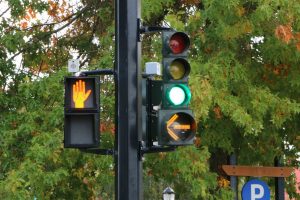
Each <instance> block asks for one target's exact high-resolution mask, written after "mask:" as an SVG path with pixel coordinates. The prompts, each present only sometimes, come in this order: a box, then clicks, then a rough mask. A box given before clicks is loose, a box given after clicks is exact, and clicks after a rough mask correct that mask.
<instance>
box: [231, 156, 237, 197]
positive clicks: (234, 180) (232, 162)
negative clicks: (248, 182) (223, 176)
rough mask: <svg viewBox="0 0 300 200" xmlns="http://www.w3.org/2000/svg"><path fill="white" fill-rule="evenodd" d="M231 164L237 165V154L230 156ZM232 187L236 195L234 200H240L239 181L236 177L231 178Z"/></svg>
mask: <svg viewBox="0 0 300 200" xmlns="http://www.w3.org/2000/svg"><path fill="white" fill-rule="evenodd" d="M229 164H230V165H237V156H236V154H231V155H230V156H229ZM230 187H231V190H232V191H233V193H234V197H233V200H238V179H237V177H236V176H230Z"/></svg>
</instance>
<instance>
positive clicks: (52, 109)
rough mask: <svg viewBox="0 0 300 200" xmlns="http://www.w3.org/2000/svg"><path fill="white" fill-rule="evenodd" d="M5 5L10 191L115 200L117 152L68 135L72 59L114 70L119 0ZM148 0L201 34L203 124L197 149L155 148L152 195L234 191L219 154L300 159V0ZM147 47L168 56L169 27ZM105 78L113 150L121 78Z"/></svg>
mask: <svg viewBox="0 0 300 200" xmlns="http://www.w3.org/2000/svg"><path fill="white" fill-rule="evenodd" d="M2 4H3V9H2V10H1V12H0V16H1V19H0V36H1V37H0V130H1V131H0V136H1V139H0V198H1V199H33V198H34V197H36V198H37V199H96V198H102V199H113V196H114V194H113V190H114V183H113V177H114V170H113V160H112V157H107V156H95V155H90V154H86V153H82V152H80V151H78V150H70V149H64V148H63V144H62V141H63V77H64V76H65V75H67V74H68V73H66V64H67V60H68V59H70V58H72V57H74V58H79V59H80V60H81V66H80V67H81V69H96V68H112V67H113V61H114V5H113V1H110V0H106V1H98V0H97V1H96V0H84V1H77V2H76V3H75V2H73V1H70V2H67V1H65V0H59V1H52V0H49V1H30V0H6V1H3V3H2ZM141 5H142V19H143V24H145V25H152V26H156V25H164V26H171V27H174V28H176V29H178V30H180V31H186V32H188V33H189V35H190V38H191V44H192V45H191V48H190V53H189V60H190V62H191V66H192V70H191V71H192V74H191V77H190V81H189V82H190V85H191V88H192V92H193V98H192V100H193V102H192V107H193V110H194V111H195V115H196V117H197V121H198V124H199V128H198V129H199V130H198V133H197V140H196V142H195V146H193V147H184V148H179V149H178V150H176V151H175V152H172V153H160V154H154V155H146V157H145V161H144V183H145V184H144V185H145V189H144V190H145V194H144V196H145V199H159V198H161V193H162V190H163V189H164V188H165V187H167V186H169V185H170V186H172V187H173V188H174V189H175V192H176V195H177V196H176V198H177V199H231V195H232V194H231V193H230V190H229V187H228V181H226V180H225V179H224V177H222V176H221V174H220V173H219V171H218V170H216V169H217V168H218V166H216V165H217V164H216V162H215V161H216V160H224V157H225V158H226V156H227V155H229V154H231V153H236V154H237V155H238V162H239V163H240V164H245V165H273V161H274V158H275V157H276V156H279V157H284V159H285V164H287V165H290V166H294V167H297V166H298V167H299V160H298V161H297V153H298V152H299V149H300V146H299V144H300V141H299V135H300V134H299V130H300V127H299V125H298V123H297V122H298V121H299V120H300V119H299V112H300V104H299V100H300V99H299V98H300V93H299V91H298V88H299V85H300V68H299V61H300V18H299V17H298V16H299V14H300V13H299V10H300V3H299V2H298V1H296V0H289V1H287V0H275V1H267V0H263V1H257V0H228V1H220V0H142V1H141ZM142 44H143V59H142V60H143V63H144V62H146V61H153V60H160V59H161V52H160V48H161V39H160V35H159V34H147V35H144V36H143V37H142ZM101 82H102V84H101V94H102V95H101V107H102V108H103V110H102V112H101V126H100V127H101V132H102V135H101V145H102V147H108V148H111V147H112V145H113V139H114V125H113V119H114V90H113V88H114V85H113V80H112V78H111V77H101ZM220 152H221V153H220ZM211 154H212V155H213V156H211ZM210 157H211V158H213V159H210ZM225 160H226V159H225ZM209 163H210V165H209ZM223 164H225V163H223ZM289 182H290V183H291V184H290V186H291V187H289V189H288V190H289V193H291V195H294V196H295V195H296V194H295V193H294V192H295V189H294V188H293V187H292V186H293V180H292V179H291V180H290V181H289ZM270 184H272V182H270ZM295 197H299V196H295Z"/></svg>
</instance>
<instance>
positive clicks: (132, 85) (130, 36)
mask: <svg viewBox="0 0 300 200" xmlns="http://www.w3.org/2000/svg"><path fill="white" fill-rule="evenodd" d="M139 1H140V0H116V1H115V23H116V25H115V28H116V30H115V31H116V41H115V42H116V53H115V61H116V63H115V71H116V78H117V80H116V93H117V97H116V101H117V102H116V103H117V105H116V118H117V119H116V121H117V127H116V131H117V132H116V135H117V137H116V142H117V145H115V146H116V147H115V148H116V149H115V150H116V151H115V152H116V156H115V163H116V167H117V168H116V194H115V195H116V199H117V200H138V199H142V192H141V185H142V181H141V180H142V173H141V172H142V169H141V167H142V162H141V160H140V159H139V153H140V152H139V151H140V146H139V141H140V140H141V135H140V134H141V103H142V102H141V95H140V89H141V84H140V83H141V82H140V81H141V74H140V66H139V62H140V44H139V42H138V38H139V35H138V34H139V25H138V18H139V15H140V2H139Z"/></svg>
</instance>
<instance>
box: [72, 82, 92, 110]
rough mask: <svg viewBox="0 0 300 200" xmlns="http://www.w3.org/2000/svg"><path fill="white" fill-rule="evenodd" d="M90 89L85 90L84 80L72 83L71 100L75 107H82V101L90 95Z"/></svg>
mask: <svg viewBox="0 0 300 200" xmlns="http://www.w3.org/2000/svg"><path fill="white" fill-rule="evenodd" d="M90 94H91V90H88V91H87V92H85V82H84V81H82V80H79V81H76V83H75V84H73V101H74V103H75V108H84V102H85V100H87V98H88V97H89V96H90Z"/></svg>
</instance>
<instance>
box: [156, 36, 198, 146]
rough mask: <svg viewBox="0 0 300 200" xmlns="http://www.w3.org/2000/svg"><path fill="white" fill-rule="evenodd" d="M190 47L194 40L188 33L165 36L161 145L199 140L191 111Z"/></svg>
mask: <svg viewBox="0 0 300 200" xmlns="http://www.w3.org/2000/svg"><path fill="white" fill-rule="evenodd" d="M189 46H190V39H189V37H188V35H187V34H186V33H184V32H176V31H164V32H163V33H162V55H163V60H162V64H163V78H162V98H161V99H162V105H161V109H159V110H158V119H157V123H158V125H157V133H158V144H159V145H167V146H173V145H175V146H177V145H189V144H193V141H194V138H195V133H196V122H195V119H194V115H193V113H192V111H191V110H190V109H189V104H190V101H191V98H192V95H191V91H190V88H189V86H188V78H189V74H190V71H191V67H190V64H189V62H188V60H187V55H188V49H189Z"/></svg>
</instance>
